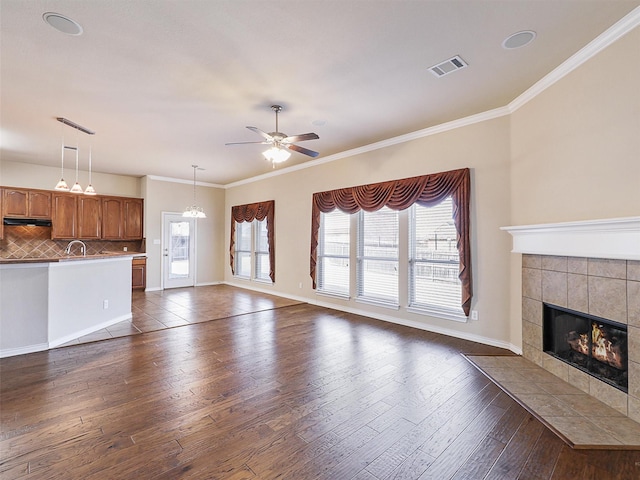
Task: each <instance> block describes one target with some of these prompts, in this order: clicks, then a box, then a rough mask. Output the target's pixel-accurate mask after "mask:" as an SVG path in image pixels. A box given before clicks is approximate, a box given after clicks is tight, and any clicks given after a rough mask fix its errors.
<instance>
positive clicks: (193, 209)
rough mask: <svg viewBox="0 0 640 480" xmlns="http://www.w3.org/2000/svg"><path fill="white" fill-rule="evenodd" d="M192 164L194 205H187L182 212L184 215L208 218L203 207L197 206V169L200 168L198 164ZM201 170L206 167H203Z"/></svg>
mask: <svg viewBox="0 0 640 480" xmlns="http://www.w3.org/2000/svg"><path fill="white" fill-rule="evenodd" d="M191 166H192V167H193V205H191V206H190V207H187V208H186V209H185V211H184V212H183V213H182V216H183V217H192V218H207V216H206V215H205V213H204V210H203V209H202V207H198V206H196V170H197V169H198V165H191ZM200 170H204V169H203V168H201V169H200Z"/></svg>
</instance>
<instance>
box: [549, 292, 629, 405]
mask: <svg viewBox="0 0 640 480" xmlns="http://www.w3.org/2000/svg"><path fill="white" fill-rule="evenodd" d="M542 333H543V350H544V352H546V353H548V354H549V355H552V356H554V357H555V358H557V359H559V360H561V361H563V362H565V363H568V364H570V365H572V366H574V367H576V368H578V369H580V370H582V371H583V372H586V373H588V374H589V375H592V376H594V377H595V378H598V379H599V380H602V381H603V382H606V383H608V384H609V385H612V386H614V387H616V388H618V389H620V390H622V391H623V392H625V393H627V391H628V382H629V380H628V377H629V375H628V344H627V326H626V325H623V324H621V323H618V322H614V321H611V320H608V319H604V318H600V317H596V316H593V315H589V314H585V313H581V312H576V311H574V310H570V309H567V308H563V307H559V306H557V305H551V304H547V303H544V304H543V327H542Z"/></svg>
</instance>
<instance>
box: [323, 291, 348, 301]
mask: <svg viewBox="0 0 640 480" xmlns="http://www.w3.org/2000/svg"><path fill="white" fill-rule="evenodd" d="M316 295H322V296H323V297H331V298H339V299H340V300H350V299H351V297H350V296H349V294H347V293H338V292H324V291H322V290H316Z"/></svg>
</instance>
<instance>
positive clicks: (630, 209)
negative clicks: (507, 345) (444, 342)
mask: <svg viewBox="0 0 640 480" xmlns="http://www.w3.org/2000/svg"><path fill="white" fill-rule="evenodd" d="M638 52H640V29H639V28H636V29H635V30H633V31H632V32H630V33H628V34H627V35H626V36H624V37H622V38H621V39H620V40H618V41H617V42H616V43H614V44H613V45H611V46H609V47H608V48H607V49H605V50H603V51H602V52H600V53H599V54H597V55H596V56H595V57H593V58H592V59H590V60H589V61H588V62H586V63H584V64H582V65H581V66H580V67H578V68H577V69H576V70H574V71H573V72H571V73H570V74H569V75H567V76H566V77H564V78H563V79H561V80H560V81H559V82H557V83H555V84H554V85H552V86H551V87H550V88H548V89H546V90H545V91H544V92H542V93H541V94H539V95H538V96H537V97H535V98H534V99H533V100H531V101H529V102H528V103H527V104H525V105H524V106H522V107H521V108H520V109H518V110H517V111H516V112H514V113H513V114H512V115H511V149H512V159H511V192H512V193H511V200H510V201H511V221H510V224H511V225H531V224H538V223H554V222H567V221H577V220H590V219H601V218H616V217H628V216H637V215H640V89H639V88H638V86H639V85H640V62H639V61H638V60H640V54H639V53H638ZM521 267H522V259H521V255H517V254H513V255H512V261H511V278H512V281H511V296H510V305H511V307H510V309H511V317H512V318H513V319H514V321H513V322H512V323H511V338H512V343H514V344H518V343H516V342H519V341H520V338H521V333H520V328H521V327H520V326H519V324H520V323H521V298H522V279H521Z"/></svg>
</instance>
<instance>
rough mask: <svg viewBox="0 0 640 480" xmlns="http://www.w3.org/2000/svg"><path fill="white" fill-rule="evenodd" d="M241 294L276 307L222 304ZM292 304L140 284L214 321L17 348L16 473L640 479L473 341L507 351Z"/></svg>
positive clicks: (12, 391) (630, 462)
mask: <svg viewBox="0 0 640 480" xmlns="http://www.w3.org/2000/svg"><path fill="white" fill-rule="evenodd" d="M224 289H226V291H225V290H224ZM221 292H222V293H225V292H226V294H225V295H222V294H221ZM238 295H239V296H241V297H242V298H245V300H246V302H247V304H250V303H251V301H254V304H255V305H256V306H257V305H260V308H256V309H255V310H254V311H253V312H246V311H243V312H239V313H237V314H235V316H229V317H227V318H225V317H222V318H221V316H220V312H223V311H230V310H229V309H230V308H231V307H232V306H233V302H234V300H233V299H234V296H236V300H237V298H239V297H238ZM225 298H226V300H225ZM189 299H190V300H189ZM176 300H179V301H176ZM269 301H271V302H272V303H271V307H270V308H267V309H265V306H267V307H268V306H269V303H268V302H269ZM278 302H279V301H278V299H276V298H275V297H269V296H267V295H262V294H253V293H250V292H247V291H242V290H237V289H233V288H231V287H200V288H197V289H181V290H176V291H168V292H164V293H162V294H158V293H155V294H154V293H148V294H140V295H137V296H136V299H135V303H136V308H137V309H141V310H143V311H144V314H145V315H148V316H149V318H150V319H152V318H154V317H155V318H158V319H160V317H164V318H165V319H166V318H168V315H167V314H168V313H172V314H177V313H176V309H175V306H176V305H177V304H180V305H181V306H182V307H183V308H184V310H183V313H185V314H189V315H193V316H194V317H193V318H197V319H198V323H189V324H186V325H179V326H175V327H174V328H166V329H162V330H156V331H150V332H145V333H139V334H137V335H133V336H124V337H120V338H114V339H110V340H105V341H100V342H95V343H88V344H81V345H74V346H69V347H64V348H58V349H55V350H50V351H48V352H40V353H34V354H30V355H23V356H19V357H11V358H5V359H2V360H0V375H1V377H0V380H1V396H0V420H1V432H0V478H1V479H3V480H8V479H17V478H20V479H22V478H24V479H51V478H60V479H156V478H157V479H177V478H199V479H230V480H238V479H275V478H279V479H295V480H306V479H314V478H319V479H337V480H343V479H351V478H353V479H359V480H367V479H368V480H375V479H379V480H381V479H412V480H413V479H427V478H433V479H438V480H441V479H448V478H455V479H473V480H476V479H509V480H512V479H562V480H564V479H599V480H606V479H635V480H637V479H638V478H640V452H638V451H602V450H598V451H587V450H572V449H571V448H569V447H568V446H566V445H565V444H564V443H563V442H562V441H561V440H560V439H559V438H557V437H556V436H555V435H554V434H553V433H552V432H551V431H549V430H548V429H546V428H545V427H544V426H543V425H542V424H541V423H540V422H538V421H537V420H536V419H534V418H533V417H532V416H531V415H529V414H528V413H527V412H526V411H525V410H524V409H523V408H521V407H520V406H519V405H518V404H516V403H515V402H514V401H513V400H512V399H511V398H510V397H508V396H507V395H506V394H504V393H503V392H502V391H501V390H500V389H499V388H498V387H496V386H495V385H494V384H493V383H491V382H490V381H489V380H488V379H487V378H486V377H485V376H484V375H482V374H481V373H480V372H478V371H477V370H476V369H475V368H474V367H473V366H472V365H471V364H470V363H468V362H467V361H466V360H465V358H464V357H463V356H462V355H461V354H462V353H469V354H476V355H481V354H508V352H506V351H504V350H500V349H497V348H493V347H488V346H484V345H480V344H476V343H473V342H468V341H463V340H458V339H455V338H451V337H447V336H443V335H438V334H434V333H429V332H424V331H420V330H414V329H411V328H406V327H401V326H397V325H392V324H388V323H384V322H380V321H376V320H371V319H368V318H365V317H360V316H356V315H351V314H346V313H341V312H337V311H333V310H328V309H324V308H320V307H315V306H311V305H307V304H290V303H289V304H287V303H286V302H285V303H278ZM256 310H260V311H256ZM189 312H191V313H189ZM138 313H139V314H140V313H141V312H138ZM206 317H210V318H212V319H215V320H211V321H204V320H206ZM487 321H488V320H487ZM178 323H179V322H178Z"/></svg>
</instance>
